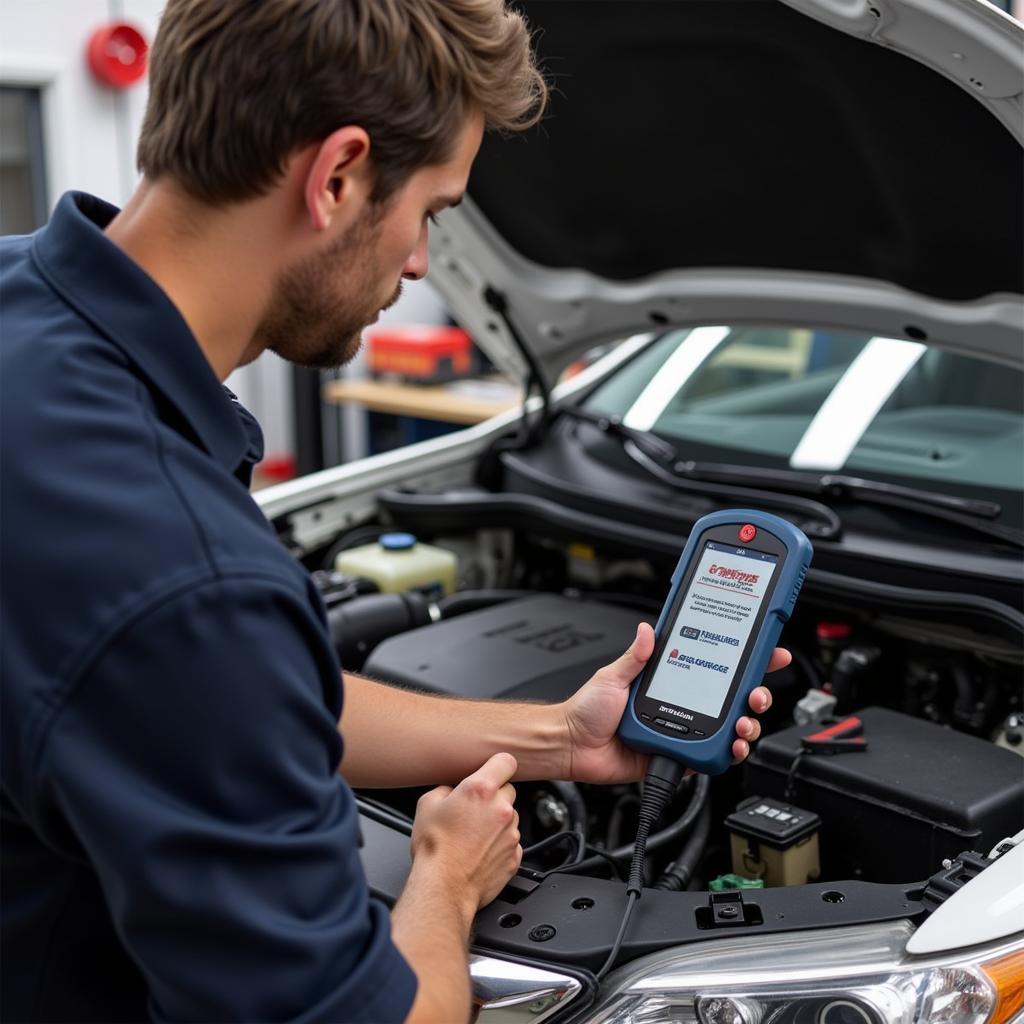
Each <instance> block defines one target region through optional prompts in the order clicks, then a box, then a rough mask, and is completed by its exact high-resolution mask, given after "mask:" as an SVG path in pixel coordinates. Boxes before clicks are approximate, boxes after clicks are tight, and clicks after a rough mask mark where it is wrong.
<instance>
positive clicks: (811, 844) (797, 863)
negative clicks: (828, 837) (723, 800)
mask: <svg viewBox="0 0 1024 1024" xmlns="http://www.w3.org/2000/svg"><path fill="white" fill-rule="evenodd" d="M725 827H726V830H727V831H728V832H729V846H730V848H731V850H732V870H733V873H734V874H736V875H740V876H742V877H743V878H751V879H753V878H757V879H760V880H761V881H763V882H764V884H765V885H804V884H805V883H807V882H813V881H814V880H815V879H816V878H818V877H819V876H820V874H821V864H820V861H819V855H818V829H819V828H820V827H821V819H820V818H819V817H818V815H817V814H815V813H814V812H813V811H805V810H804V809H803V808H801V807H794V806H793V805H792V804H787V803H783V802H782V801H781V800H773V799H772V798H771V797H764V798H762V797H760V796H752V797H748V798H747V799H746V800H744V801H743V802H742V803H741V804H740V805H739V807H737V808H736V810H735V811H733V813H732V814H730V815H729V817H728V818H726V819H725Z"/></svg>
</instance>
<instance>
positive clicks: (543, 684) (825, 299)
mask: <svg viewBox="0 0 1024 1024" xmlns="http://www.w3.org/2000/svg"><path fill="white" fill-rule="evenodd" d="M521 6H522V7H523V8H524V9H525V10H526V12H527V14H528V16H529V18H530V20H531V22H532V23H533V25H534V26H535V27H536V28H537V30H538V40H539V48H540V51H541V54H542V56H543V58H544V61H545V64H546V67H547V70H548V72H549V74H550V75H552V76H553V78H554V80H555V85H556V90H555V95H554V101H553V106H552V110H551V113H550V115H549V117H548V118H547V119H546V121H545V122H544V124H543V125H542V126H541V127H540V129H539V130H538V131H537V132H536V133H534V134H533V135H531V136H530V137H529V138H528V139H525V140H519V139H517V140H508V141H506V140H501V139H489V140H487V141H486V142H485V144H484V148H483V150H482V152H481V155H480V158H479V160H478V162H477V165H476V167H475V170H474V173H473V176H472V178H471V181H470V187H469V194H468V196H467V199H466V201H465V202H464V203H463V204H462V205H461V206H460V207H458V208H457V209H454V210H451V211H449V212H447V213H445V214H444V215H443V216H442V217H441V220H440V224H439V226H438V227H437V228H436V229H434V231H433V236H432V239H431V271H430V280H431V281H432V282H433V284H434V285H435V286H436V287H437V288H438V289H439V290H440V292H441V293H442V294H443V296H444V298H445V299H446V301H447V302H448V304H449V306H450V307H451V309H452V310H453V311H454V313H455V315H456V317H457V318H458V320H459V322H460V323H461V324H462V325H463V326H465V327H466V328H467V329H468V330H470V331H471V332H472V333H473V335H474V337H475V338H476V339H477V340H478V342H479V344H480V345H481V346H483V347H484V348H485V349H486V350H487V352H488V354H489V355H490V357H491V359H492V360H493V361H494V362H495V363H496V364H497V365H498V366H500V367H501V368H502V369H503V370H505V371H506V372H507V373H508V374H510V375H514V376H517V377H519V378H520V379H522V380H523V381H524V384H525V385H526V387H527V388H528V391H529V392H530V394H531V397H530V398H529V400H528V402H527V403H526V406H525V407H524V409H523V410H522V411H521V412H519V411H517V412H514V413H509V414H507V415H504V416H501V417H498V418H496V419H493V420H489V421H487V422H485V423H483V424H481V425H479V426H477V427H473V428H470V429H468V430H463V431H460V432H458V433H456V434H452V435H449V436H447V437H444V438H441V439H438V440H434V441H429V442H425V443H422V444H418V445H415V446H412V447H409V448H405V449H400V450H398V451H394V452H391V453H388V454H386V455H380V456H376V457H373V458H369V459H364V460H361V461H359V462H356V463H353V464H349V465H346V466H342V467H339V468H337V469H332V470H328V471H326V472H323V473H319V474H316V475H315V476H311V477H306V478H303V479H300V480H297V481H294V482H291V483H287V484H283V485H280V486H277V487H274V488H271V489H268V490H265V491H262V492H260V493H259V494H258V495H257V500H258V501H259V503H260V505H261V506H262V508H263V510H264V511H265V513H266V515H267V516H268V518H269V519H270V520H271V522H272V523H273V524H274V526H275V528H276V529H277V531H278V532H279V535H280V537H281V539H282V541H283V542H284V543H286V544H287V545H288V546H289V547H290V549H291V550H292V551H293V552H294V553H295V556H296V557H297V558H300V559H302V560H303V562H304V563H305V564H306V565H307V566H308V567H309V568H310V569H312V570H317V571H318V575H317V579H318V582H319V583H320V585H321V588H322V592H323V594H324V598H325V601H326V603H327V605H328V610H329V615H330V618H331V622H332V626H333V628H334V629H335V631H336V635H337V637H338V640H339V644H340V647H341V651H340V653H341V657H342V661H343V664H344V665H345V666H346V667H347V668H351V669H353V670H361V671H366V672H369V673H372V674H374V675H376V676H378V677H380V678H390V679H393V680H395V681H398V682H401V683H403V684H406V685H415V686H421V687H423V688H425V689H428V690H431V691H434V692H442V693H452V694H458V695H464V696H481V697H502V696H516V697H517V698H523V697H531V698H535V699H549V700H556V699H560V698H562V697H563V696H565V695H566V694H567V693H569V692H571V691H572V690H573V689H574V688H575V687H576V686H578V685H579V684H580V683H581V682H583V681H584V680H585V679H586V678H587V676H588V675H589V674H590V672H591V671H593V669H594V668H595V667H597V666H599V665H601V664H603V663H605V662H607V661H609V660H611V658H612V657H614V656H615V654H617V653H618V652H619V651H620V650H621V649H622V648H623V647H625V646H626V644H627V643H628V642H629V639H630V638H631V636H632V630H633V629H634V628H635V623H636V621H637V620H638V619H639V618H648V619H650V618H651V617H652V616H655V615H656V613H657V610H658V608H659V607H660V605H661V603H662V601H663V600H664V598H665V595H666V593H667V591H668V577H669V573H670V572H671V569H672V567H673V566H674V564H675V560H676V558H677V557H678V554H679V551H680V550H681V549H682V547H683V544H684V542H685V539H686V536H687V534H688V532H689V530H690V528H691V527H692V524H693V522H694V521H695V520H696V519H697V518H698V517H699V516H700V515H702V514H704V513H705V512H708V511H710V510H712V509H715V508H722V507H730V506H741V507H756V508H762V509H764V510H767V511H770V512H774V513H776V514H779V515H782V516H784V517H786V518H789V519H790V520H792V521H793V522H794V523H796V524H797V525H798V526H800V527H802V528H803V529H804V530H805V532H806V533H807V534H808V536H809V537H810V538H811V540H812V541H813V544H814V547H815V558H814V563H813V565H812V568H811V570H810V573H809V575H808V577H807V581H806V585H805V587H804V590H803V593H802V595H801V598H800V601H799V602H798V605H797V608H796V612H795V614H794V616H793V618H792V621H791V622H790V623H789V625H788V626H787V628H786V631H785V633H784V634H783V640H782V642H783V643H784V644H785V645H786V646H788V647H789V648H790V649H791V650H792V651H793V653H794V663H793V665H792V666H791V667H790V668H789V669H787V670H784V671H783V672H780V673H778V674H777V675H775V676H773V677H772V688H773V692H774V695H775V704H774V707H773V709H772V711H771V713H770V714H769V715H768V716H767V717H766V719H765V735H764V737H763V738H762V740H761V741H760V743H759V744H757V745H756V746H755V749H754V751H753V753H752V755H751V757H750V759H749V760H748V762H746V763H745V764H744V765H743V766H741V767H739V768H734V769H731V770H730V771H728V772H727V773H726V774H725V775H723V776H720V777H716V778H715V779H714V780H707V779H698V780H697V781H695V782H691V783H690V784H689V786H688V787H686V788H685V791H684V792H683V793H682V794H681V795H680V797H679V799H678V802H677V804H676V805H674V807H673V809H672V811H671V814H670V815H669V816H668V818H667V819H666V820H665V821H663V822H662V824H661V825H660V826H659V831H658V833H657V835H656V836H653V837H652V840H651V844H650V850H651V854H650V856H649V858H648V859H649V862H650V868H651V875H650V878H649V882H650V888H649V889H647V890H646V891H645V893H644V896H643V899H642V900H641V901H640V904H639V907H638V911H637V914H636V916H635V917H634V919H633V920H632V922H631V925H630V928H629V931H628V932H627V934H626V936H625V939H624V942H623V945H622V949H621V952H620V955H619V959H618V961H617V966H616V967H615V969H614V970H613V971H611V973H609V974H608V975H607V976H606V977H604V978H603V979H601V981H600V982H599V981H597V980H596V978H595V976H594V972H595V971H596V969H597V967H598V966H599V965H600V964H601V963H602V962H603V960H604V959H605V957H606V955H607V954H608V951H609V949H610V948H611V946H612V943H613V940H614V939H615V935H616V931H617V929H618V925H619V922H620V919H621V915H622V910H623V906H624V902H625V896H624V886H623V884H622V882H621V881H620V880H619V879H618V878H616V877H615V875H616V872H617V871H618V870H620V869H621V867H622V865H624V864H627V863H628V858H629V854H630V852H631V840H632V838H633V836H632V829H634V828H635V811H636V806H637V799H638V798H637V791H636V787H629V786H619V787H596V786H590V787H587V786H574V785H571V784H566V783H564V782H551V783H536V784H530V785H524V786H522V787H520V790H519V799H518V801H517V806H519V807H520V808H521V812H522V830H523V834H524V843H526V844H527V845H528V847H529V848H528V849H527V855H526V857H525V860H524V865H525V866H524V870H523V872H522V873H521V874H520V875H519V876H518V877H517V878H516V879H514V880H513V883H512V884H511V885H510V886H509V887H508V889H506V891H505V892H504V893H503V894H502V895H501V896H499V898H498V899H497V900H495V901H494V903H492V904H491V905H490V906H489V907H486V908H485V909H484V910H483V911H482V912H481V913H480V915H479V916H478V919H477V922H476V928H475V937H474V947H473V954H474V955H473V960H472V973H473V978H474V986H475V992H476V996H477V1000H478V1003H479V1005H480V1007H481V1012H480V1016H479V1018H478V1019H479V1020H481V1021H502V1022H522V1024H538V1022H540V1021H546V1022H556V1021H557V1022H568V1021H574V1022H588V1024H597V1022H609V1024H610V1022H613V1021H614V1022H617V1024H626V1022H630V1024H640V1022H648V1021H700V1022H702V1024H768V1022H778V1024H788V1022H793V1024H798V1022H804V1021H806V1022H809V1024H811V1022H813V1024H897V1022H908V1024H909V1022H912V1021H920V1022H925V1021H928V1022H935V1024H938V1022H944V1024H954V1022H955V1024H1006V1022H1008V1021H1010V1020H1019V1019H1021V1016H1022V1013H1024V1011H1022V1005H1024V842H1021V840H1022V838H1024V831H1022V830H1024V757H1022V755H1024V710H1022V692H1021V689H1022V687H1021V682H1022V664H1024V643H1022V637H1024V573H1022V557H1021V554H1022V547H1024V531H1022V525H1024V522H1022V520H1024V460H1022V454H1024V373H1022V362H1024V208H1022V201H1024V187H1022V186H1024V159H1022V142H1024V92H1022V90H1024V28H1022V26H1021V25H1020V24H1018V23H1017V22H1015V21H1014V20H1013V19H1011V18H1010V17H1008V16H1007V15H1005V14H1003V13H1002V12H1001V11H999V10H997V9H996V8H994V7H992V6H990V5H989V4H987V3H984V2H983V0H877V2H876V0H786V2H785V3H781V2H776V0H735V2H733V0H651V2H647V0H633V2H629V0H593V2H591V0H574V2H568V0H544V2H526V3H523V4H521ZM595 350H597V351H600V352H601V353H602V354H601V355H600V356H599V357H598V358H596V359H595V358H593V353H594V352H595ZM587 353H590V355H589V356H587V359H586V360H585V361H586V362H588V364H589V365H587V368H586V369H585V370H583V372H581V373H578V374H577V375H575V376H573V377H571V379H568V380H566V381H564V382H563V383H561V384H558V385H557V386H554V385H555V382H556V381H557V379H558V377H559V374H561V373H562V371H564V370H565V369H566V367H567V366H569V364H571V363H574V362H578V361H580V360H583V358H584V356H585V354H587ZM394 530H400V531H405V532H409V533H412V534H414V535H415V536H416V537H417V538H419V542H420V543H429V544H431V545H433V546H436V547H440V548H443V549H445V550H447V551H449V552H451V553H453V554H454V555H455V556H456V558H457V564H458V569H457V577H458V585H457V591H456V593H454V594H450V595H447V596H439V595H438V594H436V593H426V592H424V591H423V589H422V588H412V589H410V590H409V591H408V592H403V593H397V594H385V593H369V592H368V591H372V590H373V589H374V588H373V586H372V585H371V584H368V583H366V582H365V581H362V582H360V581H358V580H356V579H354V578H352V577H351V576H344V575H340V574H337V573H333V572H332V567H333V566H334V564H335V559H336V557H337V555H338V554H339V553H340V552H344V551H349V550H351V549H354V548H358V547H361V546H363V545H365V544H368V543H369V544H373V543H375V542H376V540H377V538H378V537H379V536H380V535H382V534H383V533H385V532H389V531H394ZM848 718H856V719H857V723H855V725H856V726H858V727H859V731H860V735H861V736H862V738H864V739H866V740H867V749H866V750H858V751H857V752H852V751H849V750H847V749H846V748H844V747H843V746H842V745H841V744H840V745H838V746H835V745H834V746H832V747H831V748H830V750H829V751H828V752H823V751H822V749H821V748H820V747H815V746H814V745H813V744H811V749H810V750H809V751H807V752H804V753H801V752H802V751H804V748H805V746H806V745H805V744H804V743H803V742H802V741H803V740H804V739H805V738H806V737H808V736H809V735H810V734H812V733H814V732H815V731H820V730H822V729H824V728H825V724H824V723H826V722H830V721H832V720H833V719H840V720H845V719H848ZM411 800H412V795H411V794H409V793H404V792H394V793H384V794H381V793H375V794H361V795H360V807H361V811H362V814H363V817H362V826H363V835H364V840H365V857H364V861H365V864H366V869H367V875H368V878H369V881H370V884H371V886H372V888H373V889H374V890H375V891H376V892H377V893H378V894H380V895H381V896H382V897H383V898H385V899H390V898H394V896H396V895H397V893H398V891H399V890H400V887H401V884H402V881H403V878H404V874H405V871H406V870H407V868H408V844H407V839H406V836H407V832H408V812H409V810H410V808H411ZM794 819H799V828H794V827H793V826H792V822H793V820H794ZM565 835H569V836H572V837H573V838H572V839H571V840H568V839H567V840H566V841H565V842H562V841H561V839H554V838H553V837H555V836H563V837H564V836H565ZM548 839H551V840H552V841H551V842H546V840H548ZM609 876H611V877H609ZM766 882H767V883H768V884H763V883H766Z"/></svg>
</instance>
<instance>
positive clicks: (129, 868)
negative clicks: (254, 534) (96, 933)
mask: <svg viewBox="0 0 1024 1024" xmlns="http://www.w3.org/2000/svg"><path fill="white" fill-rule="evenodd" d="M315 625H316V623H315V619H314V617H313V616H312V615H310V611H309V608H308V607H305V608H304V607H302V603H301V599H300V598H299V597H298V595H296V594H295V593H294V592H292V591H291V590H289V588H288V587H287V586H286V585H284V584H283V583H275V582H274V581H273V580H272V579H270V578H261V577H259V576H258V575H256V574H253V575H249V576H246V575H239V576H237V577H234V578H223V577H222V578H218V579H214V580H209V581H206V582H203V583H202V584H200V585H195V586H192V587H190V588H189V589H187V590H186V591H184V592H183V593H178V594H175V595H171V596H168V597H167V598H165V599H163V600H161V601H160V602H159V603H157V604H156V605H155V606H153V607H149V608H147V609H145V610H144V611H142V612H141V613H140V614H139V615H138V616H137V617H136V618H135V619H134V621H132V622H131V623H130V624H129V625H127V626H126V627H124V628H122V630H121V632H120V633H119V635H117V636H116V637H114V638H112V639H111V641H110V642H109V643H108V644H107V645H106V647H105V649H104V650H103V651H102V652H101V653H100V654H99V655H98V657H97V660H96V662H95V664H94V665H93V666H92V668H91V669H90V670H89V671H88V673H87V674H85V675H84V676H83V677H82V678H81V679H80V680H79V681H78V683H77V684H76V685H75V688H74V690H73V692H71V693H70V694H69V695H68V697H67V699H66V702H65V704H64V706H63V707H62V708H61V710H60V711H59V713H57V714H56V715H55V716H54V722H53V725H52V726H51V728H50V732H49V734H48V736H47V737H46V739H45V742H44V744H43V746H42V748H41V754H40V761H39V775H38V778H39V779H40V787H41V788H40V791H39V792H40V799H44V800H46V801H47V802H49V804H50V806H51V808H52V809H53V813H57V814H59V815H61V816H62V818H63V819H64V821H65V822H66V824H67V827H68V828H69V829H70V832H71V834H72V835H73V836H74V839H75V841H76V842H77V843H78V844H79V845H80V847H81V850H82V853H83V855H84V857H85V858H86V859H87V860H88V862H89V863H90V864H91V865H92V866H93V868H94V869H95V871H96V872H97V873H98V875H99V879H100V883H101V886H102V889H103V893H104V896H105V899H106V902H107V905H108V907H109V910H110V913H111V917H112V919H113V923H114V927H115V928H116V930H117V933H118V935H119V936H120V938H121V940H122V942H123V943H124V945H125V947H126V949H127V950H128V953H129V955H130V956H131V957H132V958H133V959H134V960H135V962H136V963H137V964H138V966H139V968H140V969H141V971H142V973H143V975H144V976H145V979H146V982H147V984H148V987H149V994H150V995H149V998H150V1012H151V1014H152V1016H153V1017H154V1018H155V1019H157V1020H176V1021H178V1020H194V1021H214V1020H216V1021H225V1020H242V1021H279V1020H289V1021H344V1022H362V1021H367V1022H369V1021H372V1022H374V1024H382V1022H387V1021H401V1020H403V1019H404V1018H405V1016H406V1015H407V1013H408V1011H409V1009H410V1007H411V1005H412V1002H413V998H414V996H415V992H416V976H415V975H414V973H413V972H412V970H411V969H410V967H409V965H408V964H407V963H406V961H405V960H404V959H403V958H402V956H401V954H400V953H399V952H398V950H397V949H396V948H395V946H394V945H393V943H392V941H391V935H390V919H389V914H388V911H387V908H386V907H384V906H383V905H382V904H380V903H379V902H377V901H376V900H374V899H373V898H371V896H370V894H369V891H368V888H367V883H366V879H365V876H364V873H363V870H362V865H361V862H360V859H359V851H358V845H359V834H358V815H357V810H356V806H355V801H354V798H353V795H352V792H351V790H350V789H349V788H348V786H347V785H346V784H345V782H344V781H343V780H342V779H341V778H340V777H339V776H338V775H337V772H336V769H337V765H338V763H339V761H340V757H341V741H340V738H339V736H338V730H337V722H336V720H335V715H334V714H333V713H332V711H331V710H330V709H329V708H328V706H327V704H326V703H325V696H324V694H325V685H327V684H329V683H330V673H332V672H336V671H337V668H336V665H335V664H333V659H332V658H331V657H330V652H329V648H327V647H326V644H325V640H324V637H323V636H322V635H320V633H319V632H318V631H317V630H316V629H315V628H314V626H315ZM333 685H337V684H336V683H335V684H333Z"/></svg>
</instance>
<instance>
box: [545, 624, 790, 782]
mask: <svg viewBox="0 0 1024 1024" xmlns="http://www.w3.org/2000/svg"><path fill="white" fill-rule="evenodd" d="M653 651H654V630H653V629H652V628H651V627H650V626H649V625H647V623H646V622H642V623H641V624H640V626H639V627H638V629H637V632H636V639H635V640H634V641H633V645H632V646H631V647H630V648H629V650H628V651H626V653H625V654H623V655H622V657H621V658H619V659H618V660H617V661H613V662H612V663H611V664H610V665H606V666H605V667H604V668H601V669H598V670H597V672H595V673H594V675H593V676H592V677H591V679H590V680H589V681H588V682H587V683H585V684H584V685H583V686H582V687H581V688H580V689H579V690H577V691H576V693H574V694H573V695H572V696H571V697H570V698H569V699H568V700H567V701H565V703H564V704H562V705H561V707H562V710H563V712H564V714H565V721H566V727H567V730H568V733H569V766H568V774H567V775H566V778H569V779H572V780H573V781H575V782H596V783H612V782H634V781H636V780H638V779H642V778H643V776H644V772H645V771H646V770H647V755H646V754H639V753H637V752H636V751H635V750H630V749H629V748H628V747H627V746H625V745H624V744H622V743H620V742H619V739H618V737H617V736H616V729H618V726H619V720H620V719H621V718H622V712H623V711H624V710H625V708H626V700H627V698H628V697H629V684H630V683H632V682H633V680H634V679H635V678H636V677H637V675H638V674H639V673H640V670H641V669H642V668H643V667H644V665H645V664H646V663H647V659H648V658H650V656H651V653H652V652H653ZM790 660H791V657H790V653H789V651H787V650H784V649H783V648H781V647H776V648H775V652H774V653H773V654H772V657H771V661H770V662H769V663H768V671H769V672H774V671H776V669H780V668H784V667H785V666H786V665H788V664H789V662H790ZM771 703H772V695H771V692H770V691H769V690H768V688H767V687H766V686H758V687H757V688H756V689H755V690H753V691H752V692H751V694H750V700H749V704H750V710H751V711H753V712H755V713H761V712H764V711H767V710H768V708H770V707H771ZM760 735H761V724H760V723H759V722H758V721H757V720H756V719H754V718H747V717H746V716H743V717H742V718H739V719H738V720H737V721H736V737H737V738H736V740H735V741H734V742H733V745H732V754H733V763H734V764H736V763H738V762H740V761H742V760H743V759H744V758H745V757H746V756H747V755H748V754H749V753H750V743H751V742H753V741H754V740H756V739H757V738H758V736H760Z"/></svg>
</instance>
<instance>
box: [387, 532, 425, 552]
mask: <svg viewBox="0 0 1024 1024" xmlns="http://www.w3.org/2000/svg"><path fill="white" fill-rule="evenodd" d="M415 544H416V538H415V537H414V536H413V535H412V534H411V533H382V534H381V535H380V546H381V547H382V548H384V550H385V551H407V550H408V549H409V548H411V547H414V546H415Z"/></svg>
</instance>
